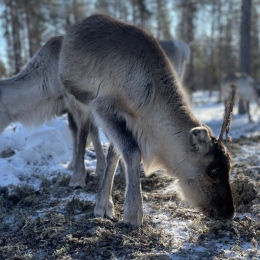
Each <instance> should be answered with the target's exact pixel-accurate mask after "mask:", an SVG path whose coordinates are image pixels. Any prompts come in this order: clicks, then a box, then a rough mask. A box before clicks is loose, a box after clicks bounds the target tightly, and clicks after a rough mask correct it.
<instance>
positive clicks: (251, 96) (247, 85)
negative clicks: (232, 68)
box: [221, 72, 259, 123]
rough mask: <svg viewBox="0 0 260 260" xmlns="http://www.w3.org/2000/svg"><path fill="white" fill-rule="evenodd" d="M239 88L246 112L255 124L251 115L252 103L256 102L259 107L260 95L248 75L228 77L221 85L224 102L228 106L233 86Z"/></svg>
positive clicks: (239, 74) (241, 73)
mask: <svg viewBox="0 0 260 260" xmlns="http://www.w3.org/2000/svg"><path fill="white" fill-rule="evenodd" d="M232 85H235V86H237V96H238V97H239V98H238V99H240V100H241V101H242V103H243V106H244V110H245V111H246V112H247V114H248V121H249V122H250V123H252V122H253V120H252V117H251V114H250V102H252V101H253V100H255V101H256V102H257V105H258V106H259V95H258V92H257V89H256V83H255V81H254V79H253V78H251V77H250V76H249V75H248V74H247V73H243V72H234V73H231V74H229V75H227V76H226V77H225V79H224V81H223V82H222V84H221V96H222V100H223V101H224V103H225V104H226V102H227V99H228V97H229V95H230V93H231V86H232Z"/></svg>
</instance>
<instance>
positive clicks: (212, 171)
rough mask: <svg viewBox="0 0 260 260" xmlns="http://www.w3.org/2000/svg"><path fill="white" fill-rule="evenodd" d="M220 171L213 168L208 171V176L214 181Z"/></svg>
mask: <svg viewBox="0 0 260 260" xmlns="http://www.w3.org/2000/svg"><path fill="white" fill-rule="evenodd" d="M220 172H221V170H220V169H219V168H214V169H212V170H210V171H209V175H210V176H211V177H212V178H213V179H214V180H216V179H217V178H218V176H219V175H220Z"/></svg>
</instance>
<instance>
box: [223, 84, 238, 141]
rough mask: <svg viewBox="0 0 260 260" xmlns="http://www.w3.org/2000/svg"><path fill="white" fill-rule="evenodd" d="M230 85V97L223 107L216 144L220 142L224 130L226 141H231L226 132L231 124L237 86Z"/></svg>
mask: <svg viewBox="0 0 260 260" xmlns="http://www.w3.org/2000/svg"><path fill="white" fill-rule="evenodd" d="M230 87H231V93H230V99H229V102H228V103H227V105H226V108H225V114H224V120H223V124H222V127H221V131H220V135H219V138H218V144H220V143H221V141H222V139H223V134H224V132H226V139H227V141H231V137H230V136H229V134H228V133H229V130H230V124H231V120H232V112H233V107H234V99H235V95H236V89H237V87H236V86H235V85H231V86H230Z"/></svg>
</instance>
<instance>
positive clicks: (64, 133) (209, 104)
mask: <svg viewBox="0 0 260 260" xmlns="http://www.w3.org/2000/svg"><path fill="white" fill-rule="evenodd" d="M216 101H217V93H216V92H214V93H213V95H212V97H209V96H208V92H201V91H200V92H196V93H195V94H194V95H193V105H192V106H193V111H194V113H195V115H196V116H197V117H198V118H199V119H200V120H201V121H203V122H204V123H206V124H207V125H208V126H210V127H211V128H212V130H213V132H214V134H215V135H216V136H218V134H219V133H220V128H221V124H222V119H223V111H224V106H223V104H221V103H217V102H216ZM255 110H256V105H255V104H253V105H252V111H255ZM252 115H253V120H254V121H255V122H259V121H260V118H259V117H260V113H259V112H258V111H257V112H254V113H252ZM256 134H260V124H258V123H251V124H249V123H248V118H247V115H242V116H240V115H237V113H236V109H235V110H234V118H233V122H232V126H231V132H230V135H231V136H232V138H238V137H240V136H250V135H256ZM100 135H101V140H102V142H104V143H105V142H107V141H106V138H105V136H104V134H103V133H102V132H101V134H100ZM8 147H9V148H11V149H12V150H13V151H14V152H15V154H14V155H13V156H11V157H8V158H0V186H8V185H9V184H14V185H19V184H24V183H28V182H29V184H30V185H33V186H34V187H35V188H36V189H37V188H39V187H40V184H41V180H40V178H39V176H40V175H43V176H44V177H45V178H49V179H50V178H52V177H54V176H55V175H57V173H59V174H71V172H70V171H68V170H67V169H66V167H67V165H68V163H69V161H70V159H71V156H72V139H71V136H70V131H69V129H68V123H67V118H66V116H62V117H60V118H56V119H53V120H52V121H50V122H47V123H45V124H43V125H42V126H40V127H38V128H36V129H28V128H26V127H24V126H22V125H21V124H20V123H15V124H11V125H10V126H8V127H7V128H6V129H5V130H4V132H3V133H1V134H0V151H3V150H6V149H7V148H8ZM259 148H260V144H258V143H255V144H254V145H253V146H252V145H250V146H246V145H245V146H243V149H244V152H245V153H247V154H252V155H255V156H259V155H260V149H259ZM239 159H243V158H238V160H239ZM95 163H96V161H95V160H93V159H91V158H88V157H87V156H86V157H85V165H86V168H91V169H93V168H95ZM34 176H35V178H34ZM75 194H77V195H78V196H82V197H81V198H82V199H86V200H94V196H92V195H79V192H77V193H76V192H75ZM75 194H72V195H71V196H75ZM148 211H149V209H147V208H146V214H147V213H148ZM239 217H241V218H243V217H244V216H242V215H241V216H239ZM153 219H154V222H155V223H156V222H157V220H158V223H159V224H158V225H160V227H164V228H165V232H166V233H167V234H169V235H171V234H172V235H173V238H172V239H173V242H174V243H173V249H172V252H173V253H174V250H175V249H174V244H175V243H176V244H178V245H179V244H182V247H183V248H189V247H194V245H191V244H189V243H187V242H186V243H184V242H185V241H187V240H188V237H187V235H188V234H189V232H187V229H189V224H190V221H184V220H178V219H170V220H169V218H168V216H167V214H161V215H157V216H154V217H153ZM215 247H216V248H219V250H224V254H225V256H226V257H229V258H231V259H233V258H234V259H239V257H240V256H238V255H235V253H234V251H232V252H231V251H230V247H232V245H231V244H216V245H215ZM241 247H242V248H243V250H248V249H250V248H252V245H251V244H250V243H249V244H247V245H241ZM193 250H195V251H203V250H204V247H203V246H199V245H197V246H196V247H195V249H194V248H193ZM236 257H237V258H236ZM172 259H174V257H173V258H172Z"/></svg>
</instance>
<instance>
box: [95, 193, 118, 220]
mask: <svg viewBox="0 0 260 260" xmlns="http://www.w3.org/2000/svg"><path fill="white" fill-rule="evenodd" d="M94 215H95V216H96V217H108V218H114V216H115V210H114V203H113V200H112V198H109V199H105V200H104V199H103V198H100V199H99V195H97V198H96V205H95V208H94Z"/></svg>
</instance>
